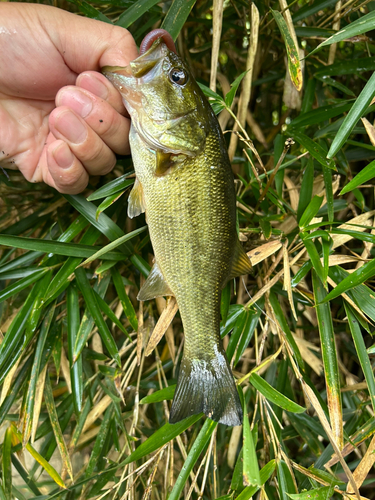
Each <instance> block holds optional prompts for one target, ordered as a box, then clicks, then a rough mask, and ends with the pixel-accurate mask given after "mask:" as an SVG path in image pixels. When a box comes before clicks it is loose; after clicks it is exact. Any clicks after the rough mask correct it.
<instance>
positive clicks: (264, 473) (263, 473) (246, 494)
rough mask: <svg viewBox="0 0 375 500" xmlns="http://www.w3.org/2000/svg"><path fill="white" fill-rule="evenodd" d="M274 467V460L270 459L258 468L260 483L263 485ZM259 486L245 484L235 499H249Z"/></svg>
mask: <svg viewBox="0 0 375 500" xmlns="http://www.w3.org/2000/svg"><path fill="white" fill-rule="evenodd" d="M275 468H276V462H275V460H270V461H269V462H268V463H267V464H266V465H265V466H264V467H263V468H262V469H261V470H260V483H261V485H262V486H263V484H264V483H266V482H267V481H268V480H269V478H270V477H271V476H272V474H273V473H274V471H275ZM259 488H260V487H259V486H247V487H246V488H245V489H244V490H243V491H242V492H241V493H240V494H239V495H238V497H236V500H250V499H251V498H252V497H253V496H254V495H255V493H256V492H257V491H258V490H259Z"/></svg>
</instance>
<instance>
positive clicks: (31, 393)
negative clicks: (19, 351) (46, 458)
mask: <svg viewBox="0 0 375 500" xmlns="http://www.w3.org/2000/svg"><path fill="white" fill-rule="evenodd" d="M54 314H55V306H51V307H50V308H49V310H48V312H47V314H46V316H45V318H44V320H43V323H42V327H41V329H40V333H39V337H38V341H37V344H36V349H35V356H34V362H33V366H32V369H31V375H30V380H29V387H28V391H27V396H26V404H25V416H24V420H23V425H22V445H23V447H25V446H26V444H27V442H28V441H29V439H30V435H31V429H32V423H33V418H34V404H35V392H36V385H37V381H38V377H39V369H40V364H41V358H42V354H43V349H44V344H45V342H46V338H47V335H48V332H49V329H50V326H51V323H52V319H53V316H54Z"/></svg>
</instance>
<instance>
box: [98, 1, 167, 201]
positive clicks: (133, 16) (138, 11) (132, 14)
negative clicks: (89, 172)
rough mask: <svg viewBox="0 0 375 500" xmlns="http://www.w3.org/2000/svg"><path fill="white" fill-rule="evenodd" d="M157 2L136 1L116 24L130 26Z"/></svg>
mask: <svg viewBox="0 0 375 500" xmlns="http://www.w3.org/2000/svg"><path fill="white" fill-rule="evenodd" d="M157 3H159V0H138V1H137V2H134V3H133V5H131V6H130V7H129V8H128V9H126V10H125V12H123V13H122V14H121V16H120V17H119V18H118V21H117V22H116V24H117V25H118V26H122V27H123V28H128V27H129V26H130V25H131V24H133V23H134V22H135V21H136V20H137V19H139V18H140V17H141V16H142V15H143V14H144V13H145V12H147V11H148V10H150V9H151V7H153V6H154V5H156V4H157ZM116 180H117V179H116ZM104 187H105V186H104ZM94 194H95V193H94Z"/></svg>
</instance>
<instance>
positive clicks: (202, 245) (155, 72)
mask: <svg viewBox="0 0 375 500" xmlns="http://www.w3.org/2000/svg"><path fill="white" fill-rule="evenodd" d="M162 31H163V30H162ZM159 32H160V30H159ZM151 33H152V32H151ZM140 52H141V53H140V55H139V56H138V58H137V59H135V60H134V61H132V62H131V63H130V64H129V65H128V66H126V67H125V68H122V67H104V68H102V72H103V74H104V75H105V76H106V77H107V78H108V79H109V80H110V81H111V82H112V84H113V85H114V86H115V88H116V89H117V90H118V91H119V92H120V94H121V96H122V98H123V102H124V104H125V107H126V109H127V111H128V113H129V115H130V118H131V129H130V135H129V141H130V148H131V154H132V158H133V163H134V169H135V174H136V181H135V183H134V186H133V189H132V191H131V193H130V195H129V199H128V216H129V217H130V218H132V217H136V216H137V215H139V214H141V213H143V212H145V215H146V221H147V224H148V228H149V233H150V238H151V243H152V246H153V250H154V256H155V260H154V264H153V267H152V269H151V271H150V274H149V276H148V278H147V279H146V281H145V283H144V284H143V286H142V287H141V289H140V292H139V294H138V300H140V301H146V300H151V299H154V298H155V297H158V296H165V297H168V296H174V297H175V298H176V301H177V304H178V307H179V311H180V315H181V320H182V324H183V330H184V352H183V356H182V360H181V364H180V368H179V375H178V380H177V386H176V390H175V394H174V398H173V402H172V407H171V411H170V418H169V422H170V423H171V424H173V423H176V422H179V421H180V420H183V419H185V418H186V417H189V416H191V415H195V414H200V413H202V412H203V413H204V414H205V415H206V416H207V417H209V418H210V419H212V420H214V421H216V422H219V423H222V424H225V425H228V426H237V425H241V423H242V420H243V411H242V406H241V402H240V398H239V395H238V391H237V387H236V384H235V381H234V377H233V374H232V371H231V369H230V366H229V363H228V360H227V358H226V355H225V351H224V349H223V345H222V341H221V338H220V300H221V299H220V298H221V292H222V290H223V288H224V287H225V285H226V284H227V283H228V281H229V280H231V279H233V278H235V277H237V276H241V275H244V274H248V273H249V272H251V264H250V261H249V258H248V257H247V255H246V253H245V251H244V249H243V248H242V246H241V244H240V242H239V239H238V235H237V230H236V194H235V186H234V177H233V173H232V168H231V164H230V161H229V158H228V152H227V148H226V144H225V140H224V137H223V134H222V131H221V128H220V125H219V123H218V121H217V118H216V116H215V114H214V112H213V110H212V108H211V105H210V104H209V102H208V100H207V99H206V97H205V96H204V94H203V92H202V90H201V89H200V87H199V85H198V84H197V83H196V81H195V80H194V78H193V76H192V74H191V71H190V70H189V68H188V66H187V65H186V63H185V62H184V61H183V60H182V59H181V58H180V57H179V56H178V55H177V53H176V51H175V48H174V44H173V40H172V39H171V36H170V35H169V34H168V33H167V34H165V33H164V34H163V33H162V34H161V35H160V33H158V34H157V35H154V36H149V35H148V36H147V37H146V39H145V41H144V42H143V44H141V51H140Z"/></svg>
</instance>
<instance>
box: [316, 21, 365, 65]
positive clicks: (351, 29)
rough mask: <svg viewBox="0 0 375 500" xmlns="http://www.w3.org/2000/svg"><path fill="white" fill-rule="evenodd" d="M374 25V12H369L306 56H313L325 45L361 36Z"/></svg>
mask: <svg viewBox="0 0 375 500" xmlns="http://www.w3.org/2000/svg"><path fill="white" fill-rule="evenodd" d="M374 23H375V12H369V13H368V14H366V15H365V16H362V17H360V18H359V19H356V20H355V21H353V22H352V23H350V24H349V25H348V26H345V28H343V29H341V30H340V31H338V32H337V33H335V34H334V35H332V36H331V37H329V38H328V39H327V40H324V42H322V43H320V44H319V45H318V46H317V47H316V48H315V49H314V50H312V51H311V52H310V53H309V54H308V55H309V56H310V55H311V54H315V52H318V50H320V49H321V48H322V47H326V46H327V45H332V43H338V42H342V41H343V40H347V39H348V38H351V37H354V36H358V35H362V33H366V31H371V30H373V29H374Z"/></svg>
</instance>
